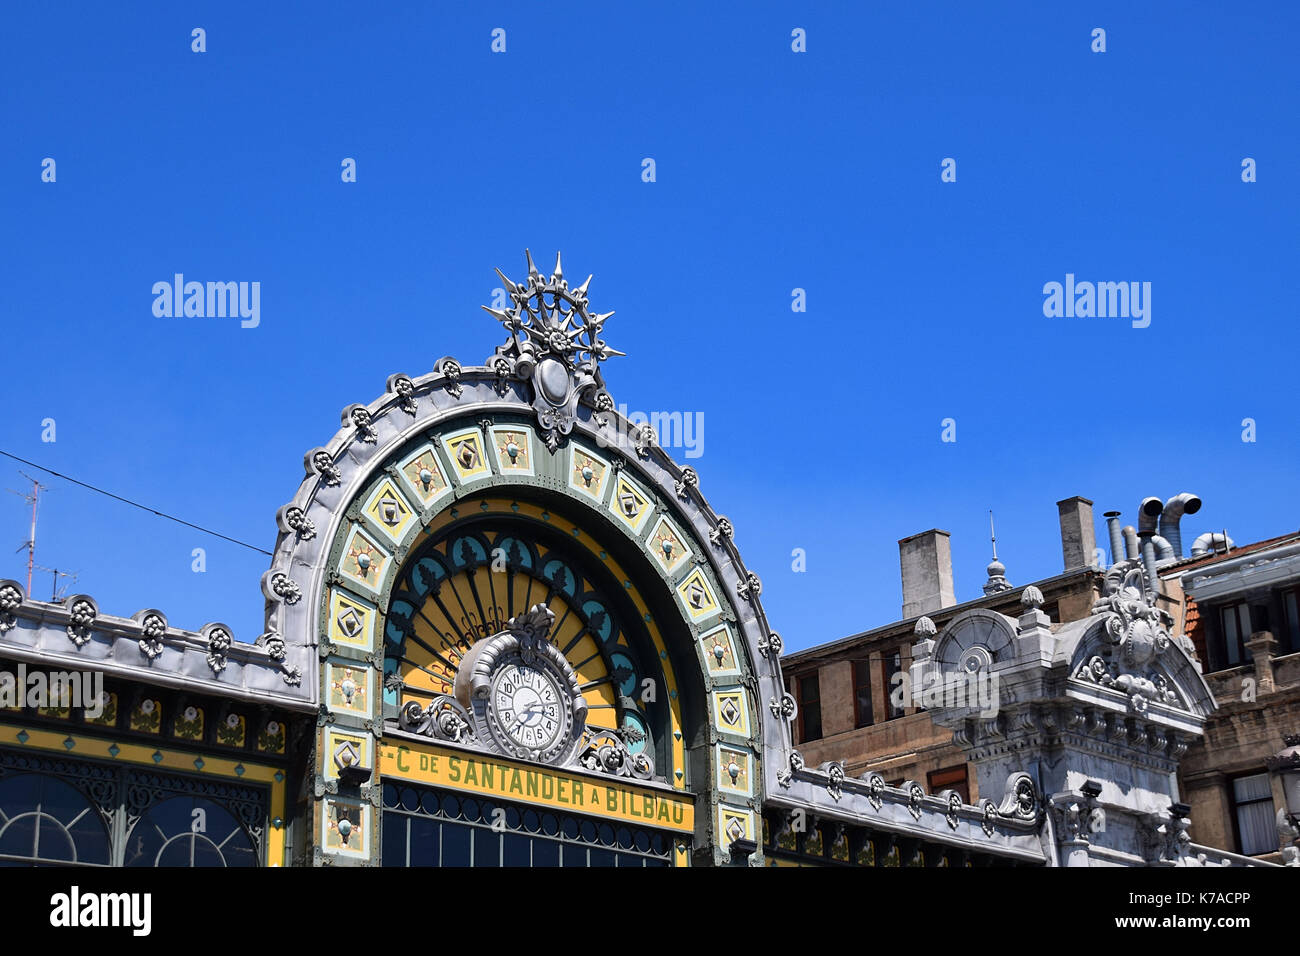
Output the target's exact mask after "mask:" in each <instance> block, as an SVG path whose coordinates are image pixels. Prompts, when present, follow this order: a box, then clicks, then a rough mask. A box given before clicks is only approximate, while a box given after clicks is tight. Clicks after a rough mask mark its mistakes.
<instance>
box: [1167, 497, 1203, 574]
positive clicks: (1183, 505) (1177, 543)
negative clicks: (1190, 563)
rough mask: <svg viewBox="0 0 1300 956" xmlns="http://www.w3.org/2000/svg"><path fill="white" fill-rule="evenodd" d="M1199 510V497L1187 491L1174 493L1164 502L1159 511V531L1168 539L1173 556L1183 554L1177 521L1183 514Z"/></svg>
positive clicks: (1190, 513)
mask: <svg viewBox="0 0 1300 956" xmlns="http://www.w3.org/2000/svg"><path fill="white" fill-rule="evenodd" d="M1200 510H1201V499H1200V498H1198V497H1197V496H1196V495H1194V494H1192V493H1190V492H1187V491H1184V492H1183V493H1182V494H1180V495H1174V496H1173V497H1172V498H1170V499H1169V500H1168V501H1166V502H1165V507H1164V510H1163V511H1161V513H1160V533H1161V534H1162V535H1164V536H1165V537H1166V538H1168V539H1169V544H1170V546H1171V547H1172V548H1173V549H1174V556H1175V557H1178V558H1181V557H1182V556H1183V534H1182V531H1181V530H1179V527H1178V522H1179V521H1181V520H1182V517H1183V515H1185V514H1189V515H1194V514H1196V512H1198V511H1200Z"/></svg>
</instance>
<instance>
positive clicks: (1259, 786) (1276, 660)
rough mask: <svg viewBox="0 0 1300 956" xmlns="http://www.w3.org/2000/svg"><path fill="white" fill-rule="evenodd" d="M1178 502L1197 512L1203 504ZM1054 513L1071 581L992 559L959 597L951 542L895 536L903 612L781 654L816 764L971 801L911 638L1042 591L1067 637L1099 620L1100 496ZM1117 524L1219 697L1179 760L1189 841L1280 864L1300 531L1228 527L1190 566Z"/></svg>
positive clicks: (1122, 544)
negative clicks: (1276, 766) (1253, 536)
mask: <svg viewBox="0 0 1300 956" xmlns="http://www.w3.org/2000/svg"><path fill="white" fill-rule="evenodd" d="M1182 497H1185V498H1187V499H1194V500H1195V501H1196V502H1197V505H1196V510H1198V509H1199V499H1195V496H1190V495H1189V496H1182ZM1154 501H1156V499H1146V500H1145V501H1144V502H1143V504H1142V509H1145V510H1147V511H1150V512H1155V513H1159V512H1158V511H1157V509H1156V508H1155V507H1154V506H1153V505H1152V504H1151V502H1154ZM1057 507H1058V512H1059V516H1060V523H1061V544H1062V553H1063V557H1064V571H1063V572H1062V574H1060V575H1057V576H1055V577H1052V578H1048V579H1045V580H1041V581H1036V582H1033V583H1032V585H1023V586H1020V587H1014V586H1012V585H1011V584H1010V583H1009V582H1008V581H1007V579H1006V573H1005V572H1006V568H1005V567H1004V566H1003V565H1002V563H1001V562H1000V561H998V560H997V557H996V554H995V556H994V560H993V562H992V563H991V564H990V565H989V568H988V583H986V585H985V587H984V592H985V593H984V595H983V596H981V597H979V598H976V599H974V600H971V601H966V602H963V603H960V604H958V603H956V598H955V589H954V587H953V572H952V567H951V558H950V557H949V555H950V550H949V548H948V542H947V537H948V536H947V533H946V532H943V531H938V530H932V531H928V532H924V533H922V534H918V535H913V536H911V537H909V538H905V539H903V540H902V541H900V542H899V552H900V565H901V569H902V585H903V602H904V603H903V613H904V617H903V619H902V620H899V621H896V622H894V623H891V624H887V625H884V626H881V627H877V628H873V629H871V630H868V631H864V632H862V633H860V634H856V635H853V636H851V637H849V638H845V639H842V640H839V641H834V642H831V643H828V644H823V645H818V646H815V647H812V648H808V649H806V650H802V651H798V652H795V653H791V654H788V655H787V656H786V658H785V660H784V664H785V666H784V671H783V672H784V675H785V679H786V685H787V689H788V690H789V692H790V693H791V694H792V695H793V696H794V697H795V698H796V699H797V700H799V701H800V703H801V712H800V714H799V717H798V719H797V720H796V721H795V723H794V733H795V739H796V741H797V744H798V746H799V748H800V750H801V752H803V753H804V754H806V755H807V756H808V758H809V760H811V761H823V760H829V759H833V758H835V757H838V758H839V759H841V760H843V761H844V763H845V766H846V768H847V769H848V770H849V772H851V773H855V774H857V773H863V772H876V773H880V774H882V775H883V776H884V778H885V779H886V780H887V781H888V782H890V783H895V784H897V783H900V782H901V781H903V780H918V781H924V782H925V783H926V784H927V785H928V786H929V787H931V788H933V787H938V786H949V787H954V788H956V789H957V790H958V792H959V793H961V794H962V795H963V798H964V799H977V798H978V797H979V795H980V791H979V787H980V782H979V779H978V774H977V773H975V764H974V763H972V762H971V761H970V753H969V748H968V747H964V746H963V745H962V744H961V743H960V742H959V741H958V740H956V739H954V734H953V733H952V728H951V727H950V726H948V725H947V722H946V721H945V717H944V713H943V710H942V708H940V709H939V710H938V711H936V710H934V709H929V708H926V707H925V706H923V705H924V703H925V701H924V700H923V699H917V698H916V696H915V691H914V689H915V686H916V684H917V681H916V679H915V670H914V667H915V664H916V661H915V660H914V657H913V653H914V651H913V640H914V634H913V631H914V628H915V626H916V622H917V620H918V618H919V615H920V614H921V613H924V614H926V615H927V616H928V619H929V620H931V621H933V623H934V624H935V625H936V626H937V627H938V628H939V629H943V628H944V627H945V625H947V624H948V623H949V622H951V621H953V620H954V619H956V618H959V617H961V616H962V615H964V614H967V613H969V612H972V611H978V610H984V609H986V610H991V611H994V612H997V613H1000V614H1002V615H1007V616H1014V615H1015V611H1016V605H1017V603H1018V601H1019V600H1020V598H1021V597H1022V596H1023V595H1024V593H1025V592H1026V590H1028V589H1029V588H1033V589H1037V590H1038V591H1040V592H1041V593H1042V594H1043V596H1044V605H1043V608H1044V611H1045V612H1046V613H1047V616H1048V618H1049V619H1050V621H1051V622H1052V623H1051V625H1050V627H1051V630H1052V631H1053V633H1054V634H1055V635H1057V637H1058V638H1059V637H1060V636H1061V635H1062V634H1064V633H1067V632H1068V631H1069V628H1070V626H1071V625H1074V624H1077V622H1081V621H1086V620H1087V619H1088V618H1089V617H1090V616H1092V614H1093V613H1094V608H1095V607H1096V606H1097V605H1098V604H1099V603H1100V602H1103V598H1104V596H1105V594H1106V592H1107V584H1106V578H1107V572H1106V570H1105V569H1106V567H1107V564H1108V562H1107V560H1106V559H1107V553H1106V551H1105V550H1102V549H1099V548H1097V547H1096V535H1095V530H1094V518H1093V514H1092V502H1091V501H1089V500H1088V499H1086V498H1082V497H1074V498H1069V499H1066V500H1064V501H1060V502H1058V503H1057ZM1159 510H1160V511H1163V510H1164V508H1163V507H1162V508H1160V509H1159ZM1188 513H1194V510H1191V511H1188ZM1180 515H1181V513H1180ZM1118 518H1119V513H1118V512H1108V513H1107V524H1108V525H1109V526H1110V527H1109V529H1108V530H1109V535H1110V543H1111V546H1112V549H1113V550H1112V552H1111V553H1112V554H1115V555H1119V556H1121V561H1124V560H1130V561H1134V562H1136V564H1135V565H1134V567H1141V568H1142V570H1143V571H1144V573H1145V574H1146V576H1147V578H1148V581H1154V582H1155V587H1154V588H1153V589H1152V590H1150V593H1149V594H1148V595H1147V596H1148V597H1149V598H1150V600H1151V605H1152V607H1153V608H1156V609H1158V610H1159V611H1161V612H1163V613H1164V614H1167V615H1168V619H1169V624H1170V627H1169V630H1170V633H1171V634H1179V635H1185V636H1186V639H1187V646H1188V650H1189V652H1190V654H1189V656H1190V657H1191V658H1192V659H1193V660H1194V661H1195V662H1196V664H1197V667H1198V668H1199V669H1201V670H1203V671H1206V673H1205V674H1204V680H1205V683H1206V686H1207V687H1208V689H1209V692H1210V694H1211V695H1212V697H1213V699H1214V701H1215V706H1214V707H1213V708H1212V709H1211V712H1210V714H1209V716H1208V717H1207V719H1206V721H1205V725H1204V730H1203V737H1198V738H1195V739H1193V740H1191V741H1189V744H1188V749H1187V752H1186V753H1185V754H1184V755H1183V756H1182V757H1181V758H1180V760H1179V762H1178V764H1177V767H1178V771H1177V772H1178V788H1177V792H1176V794H1175V797H1176V798H1177V800H1179V801H1184V802H1185V803H1186V804H1187V805H1188V807H1189V819H1190V821H1191V822H1190V825H1189V827H1188V833H1189V838H1192V839H1195V840H1197V841H1199V842H1200V843H1203V844H1208V845H1210V846H1215V847H1224V848H1227V849H1229V850H1232V851H1234V852H1236V853H1239V854H1242V855H1245V856H1250V857H1252V858H1255V859H1258V860H1260V861H1263V862H1283V859H1284V857H1283V852H1282V851H1283V850H1285V849H1286V848H1287V847H1288V844H1289V840H1291V839H1292V838H1293V837H1292V836H1291V835H1290V834H1292V833H1293V830H1292V829H1291V828H1289V826H1288V824H1287V823H1286V821H1285V819H1284V811H1283V810H1282V809H1281V808H1283V807H1285V805H1286V804H1285V800H1284V797H1283V794H1282V792H1281V785H1280V783H1279V782H1278V780H1277V779H1276V777H1275V776H1271V775H1270V774H1269V773H1268V769H1267V766H1266V764H1267V761H1268V760H1269V758H1271V757H1272V756H1273V755H1274V754H1276V753H1277V751H1278V750H1279V749H1280V747H1281V746H1282V742H1283V740H1284V738H1285V737H1286V736H1288V735H1290V734H1294V733H1296V731H1297V729H1298V728H1300V615H1298V614H1297V611H1296V606H1297V598H1298V597H1300V561H1298V560H1297V556H1298V555H1300V534H1289V535H1283V536H1280V537H1278V538H1273V539H1270V540H1267V541H1262V542H1258V543H1256V544H1251V545H1246V546H1243V547H1236V546H1235V545H1233V544H1232V542H1231V540H1230V539H1227V540H1224V539H1225V536H1224V535H1223V534H1218V535H1205V536H1202V538H1200V539H1197V542H1196V543H1195V544H1194V546H1193V547H1194V549H1195V550H1194V554H1193V556H1191V557H1186V558H1184V557H1180V556H1179V555H1177V554H1174V553H1173V546H1172V545H1171V544H1168V543H1167V540H1166V539H1165V538H1163V536H1159V535H1155V534H1154V533H1153V532H1149V536H1150V537H1153V538H1159V542H1158V543H1159V544H1160V548H1161V550H1160V551H1158V552H1156V554H1155V555H1153V556H1152V557H1153V559H1154V560H1153V561H1152V562H1151V563H1150V564H1149V565H1148V564H1147V563H1146V562H1143V560H1142V555H1141V551H1142V544H1141V541H1140V536H1139V535H1138V534H1137V529H1136V528H1134V527H1127V528H1120V527H1119V521H1118ZM1216 548H1217V549H1219V550H1213V549H1216ZM1151 570H1154V571H1155V574H1154V575H1152V574H1151ZM1198 598H1199V599H1198ZM909 612H911V613H909ZM1206 662H1208V666H1207V664H1206Z"/></svg>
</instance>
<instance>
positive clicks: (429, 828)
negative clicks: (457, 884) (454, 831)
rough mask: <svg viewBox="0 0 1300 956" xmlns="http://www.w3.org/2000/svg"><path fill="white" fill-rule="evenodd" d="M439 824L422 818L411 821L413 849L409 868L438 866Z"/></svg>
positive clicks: (411, 849) (414, 818)
mask: <svg viewBox="0 0 1300 956" xmlns="http://www.w3.org/2000/svg"><path fill="white" fill-rule="evenodd" d="M438 848H439V840H438V822H437V821H436V820H425V819H421V818H420V817H413V818H412V819H411V848H410V850H409V852H410V862H409V863H408V864H407V865H408V866H437V865H438Z"/></svg>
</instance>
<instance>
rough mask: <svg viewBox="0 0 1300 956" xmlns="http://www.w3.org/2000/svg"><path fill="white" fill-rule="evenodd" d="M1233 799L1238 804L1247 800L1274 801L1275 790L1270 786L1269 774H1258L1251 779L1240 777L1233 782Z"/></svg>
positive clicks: (1250, 777)
mask: <svg viewBox="0 0 1300 956" xmlns="http://www.w3.org/2000/svg"><path fill="white" fill-rule="evenodd" d="M1232 797H1233V800H1234V802H1236V803H1244V802H1246V801H1247V800H1272V799H1273V788H1272V787H1271V786H1270V785H1269V782H1268V774H1266V773H1257V774H1254V775H1252V776H1249V777H1238V778H1237V779H1236V780H1234V781H1232Z"/></svg>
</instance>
